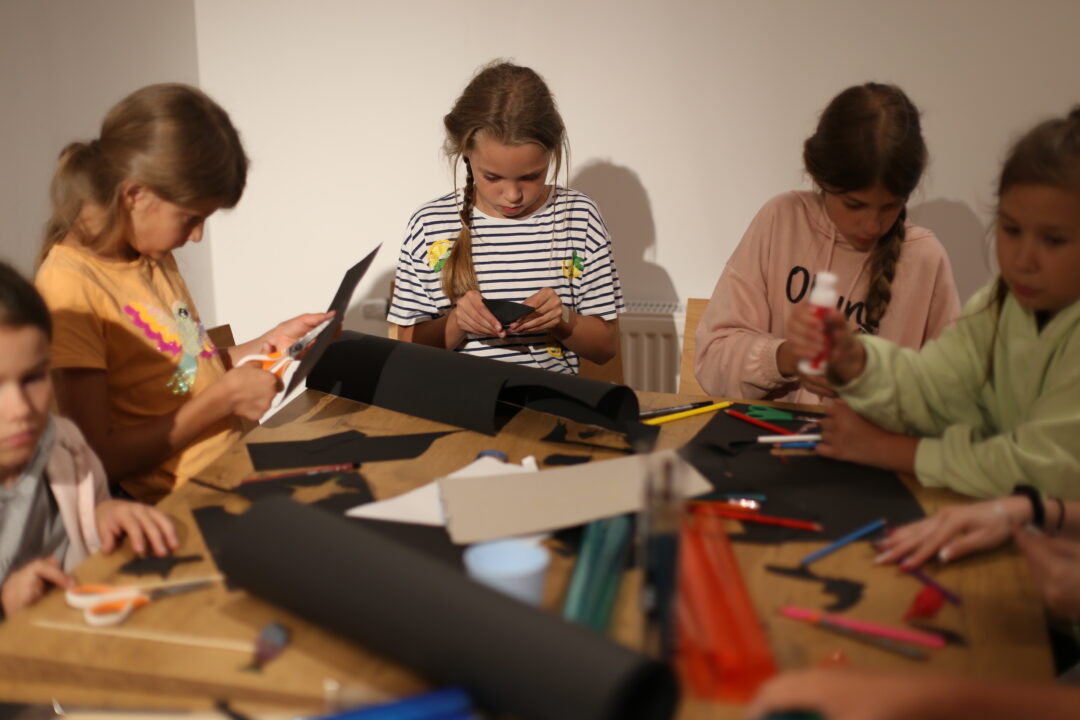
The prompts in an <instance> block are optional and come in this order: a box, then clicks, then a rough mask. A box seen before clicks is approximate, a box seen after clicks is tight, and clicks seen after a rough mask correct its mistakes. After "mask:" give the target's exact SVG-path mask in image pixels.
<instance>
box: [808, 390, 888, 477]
mask: <svg viewBox="0 0 1080 720" xmlns="http://www.w3.org/2000/svg"><path fill="white" fill-rule="evenodd" d="M893 435H894V433H891V432H889V431H888V430H883V429H882V428H880V427H878V426H877V425H875V424H874V423H872V422H870V421H869V420H867V419H866V418H864V417H863V416H862V415H860V414H859V413H857V412H855V411H854V410H852V409H851V408H850V407H848V405H847V403H845V402H844V401H843V400H837V401H836V402H834V403H829V404H828V405H826V406H825V417H823V418H821V442H820V443H818V446H817V453H818V455H824V456H825V457H829V458H833V459H835V460H847V461H848V462H856V463H862V464H864V465H875V464H876V463H874V462H873V461H874V459H875V458H876V455H877V449H878V448H877V445H878V443H879V442H881V441H882V440H883V439H885V438H888V437H892V436H893Z"/></svg>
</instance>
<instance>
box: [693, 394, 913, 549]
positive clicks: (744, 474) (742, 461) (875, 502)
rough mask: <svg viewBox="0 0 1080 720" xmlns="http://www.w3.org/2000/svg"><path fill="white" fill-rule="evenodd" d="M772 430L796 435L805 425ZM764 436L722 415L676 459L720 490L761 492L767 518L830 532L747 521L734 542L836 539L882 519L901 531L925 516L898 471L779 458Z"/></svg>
mask: <svg viewBox="0 0 1080 720" xmlns="http://www.w3.org/2000/svg"><path fill="white" fill-rule="evenodd" d="M774 424H777V425H780V426H781V427H787V428H789V429H795V427H794V426H798V425H799V424H800V423H799V422H795V423H790V422H789V423H783V422H781V423H774ZM763 434H771V433H769V431H767V430H763V429H762V428H759V427H756V426H754V425H750V424H748V423H745V422H742V421H740V420H737V419H735V418H732V417H729V416H727V415H725V414H723V413H717V414H716V416H714V417H713V418H712V419H711V420H710V421H709V422H708V424H706V425H705V427H704V428H702V429H701V431H700V432H699V433H698V434H697V435H696V436H695V437H694V439H693V440H691V441H690V443H689V444H688V445H686V447H684V448H682V450H680V451H679V453H680V455H682V457H683V458H684V459H685V460H687V461H688V462H689V463H690V464H691V465H693V466H694V467H695V468H697V470H698V472H700V473H701V474H702V475H704V476H705V477H706V478H707V479H708V480H709V482H710V483H711V484H712V486H713V487H714V488H715V489H716V491H717V492H722V493H738V492H746V493H762V494H764V495H766V496H767V498H768V499H767V500H766V501H765V505H764V507H762V512H765V513H767V514H769V515H779V516H781V517H791V518H797V519H799V520H809V521H812V522H819V523H821V524H822V525H823V526H824V528H825V530H824V532H821V533H808V532H803V531H800V530H794V529H791V528H782V527H775V526H772V525H759V524H756V523H743V533H742V534H741V535H732V536H731V539H732V540H741V541H745V542H761V543H779V542H786V541H789V540H835V539H837V538H840V537H843V536H844V535H846V534H848V533H849V532H851V531H852V530H857V529H858V528H860V527H862V526H863V525H866V524H867V523H868V522H871V521H873V520H876V519H877V518H885V520H886V522H887V523H888V524H889V525H902V524H905V523H909V522H912V521H913V520H918V519H920V518H922V517H925V513H924V512H923V509H922V506H920V505H919V503H918V501H917V500H916V499H915V496H914V495H912V494H911V492H910V491H909V490H908V489H907V487H905V485H904V483H903V482H902V481H901V480H900V478H899V477H898V476H897V475H896V474H895V473H892V472H889V471H887V470H881V469H878V468H872V467H868V466H866V465H856V464H854V463H847V462H840V461H837V460H829V459H828V458H822V457H817V456H787V457H777V456H775V455H772V454H771V453H770V452H769V450H770V447H768V446H765V445H761V444H758V443H757V442H756V441H757V437H758V436H759V435H763Z"/></svg>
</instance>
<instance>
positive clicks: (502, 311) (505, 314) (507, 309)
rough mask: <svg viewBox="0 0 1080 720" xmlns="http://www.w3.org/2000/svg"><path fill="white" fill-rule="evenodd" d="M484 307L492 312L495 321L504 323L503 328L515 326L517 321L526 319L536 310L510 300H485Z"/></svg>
mask: <svg viewBox="0 0 1080 720" xmlns="http://www.w3.org/2000/svg"><path fill="white" fill-rule="evenodd" d="M484 306H485V307H486V308H487V309H488V310H489V311H491V314H492V315H494V316H495V319H496V320H498V321H499V322H500V323H502V326H503V327H506V326H507V325H513V324H514V323H515V322H516V321H518V320H520V319H521V318H523V317H525V316H526V315H528V314H529V313H531V312H532V311H533V310H535V309H536V308H534V307H530V306H529V305H523V304H522V303H516V302H510V301H509V300H489V299H488V298H484Z"/></svg>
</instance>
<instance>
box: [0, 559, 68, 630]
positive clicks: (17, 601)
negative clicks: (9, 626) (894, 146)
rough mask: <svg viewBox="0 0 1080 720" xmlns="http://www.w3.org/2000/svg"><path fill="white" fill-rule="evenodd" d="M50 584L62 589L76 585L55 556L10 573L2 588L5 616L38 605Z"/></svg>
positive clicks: (0, 598) (1, 595)
mask: <svg viewBox="0 0 1080 720" xmlns="http://www.w3.org/2000/svg"><path fill="white" fill-rule="evenodd" d="M50 584H51V585H56V586H57V587H61V588H67V587H71V586H72V585H74V584H75V581H74V579H72V577H71V576H70V575H68V574H67V573H65V572H64V571H63V570H62V569H60V561H59V560H57V559H56V556H54V555H50V556H48V557H43V558H38V559H37V560H31V561H30V562H28V563H26V564H25V565H23V566H22V567H21V568H19V569H18V570H15V571H13V572H12V573H10V574H9V575H8V576H7V580H5V581H4V586H3V587H2V588H0V604H2V605H3V606H4V615H11V614H13V613H16V612H18V611H19V610H22V609H23V608H25V607H30V606H31V605H33V604H34V603H36V602H37V601H38V600H40V599H41V596H42V595H44V594H45V591H46V590H47V589H48V587H49V585H50Z"/></svg>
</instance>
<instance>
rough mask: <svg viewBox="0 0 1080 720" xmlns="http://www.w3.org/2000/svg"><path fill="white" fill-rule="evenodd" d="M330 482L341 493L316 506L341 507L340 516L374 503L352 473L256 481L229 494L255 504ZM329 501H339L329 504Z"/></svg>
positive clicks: (367, 489) (241, 485)
mask: <svg viewBox="0 0 1080 720" xmlns="http://www.w3.org/2000/svg"><path fill="white" fill-rule="evenodd" d="M331 481H333V482H335V484H336V486H337V488H339V489H340V491H341V492H338V493H336V494H335V495H331V496H330V497H328V498H325V499H324V500H319V501H316V503H317V504H320V503H322V504H326V505H330V506H333V507H337V503H343V504H344V507H343V508H342V510H341V512H343V513H344V512H345V511H346V510H348V509H349V508H351V507H356V506H357V505H363V504H365V503H369V502H372V501H373V500H374V499H375V496H374V495H372V493H371V488H370V487H368V484H367V481H366V480H365V479H364V478H363V476H361V475H360V474H359V473H356V472H351V473H341V472H325V473H315V474H314V475H296V476H294V477H286V478H274V479H271V480H257V481H254V482H246V483H241V484H240V485H237V486H236V487H235V488H233V492H235V493H236V494H237V495H240V496H242V497H244V498H246V499H248V500H251V501H252V502H257V501H259V500H262V499H263V498H268V497H274V496H275V495H284V496H285V497H292V494H293V492H294V491H295V490H296V489H297V488H301V487H317V486H319V485H323V484H325V483H328V482H331ZM333 498H340V499H339V500H333ZM327 501H331V502H327Z"/></svg>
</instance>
